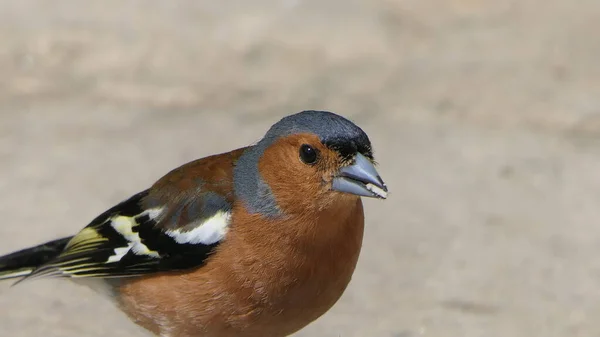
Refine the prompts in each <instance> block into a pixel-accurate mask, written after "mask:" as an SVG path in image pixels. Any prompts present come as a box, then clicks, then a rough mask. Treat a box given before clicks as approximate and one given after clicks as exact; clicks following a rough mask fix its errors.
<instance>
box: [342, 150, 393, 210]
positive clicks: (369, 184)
mask: <svg viewBox="0 0 600 337" xmlns="http://www.w3.org/2000/svg"><path fill="white" fill-rule="evenodd" d="M332 189H333V190H334V191H339V192H344V193H350V194H355V195H359V196H363V197H371V198H379V199H386V198H387V191H388V190H387V186H385V183H384V182H383V180H381V177H380V176H379V173H377V170H376V169H375V166H373V163H371V161H370V160H369V159H368V158H367V157H365V156H363V155H362V154H360V153H358V154H356V157H355V158H354V163H353V164H352V165H350V166H345V167H342V168H341V169H340V171H339V173H338V174H337V176H335V177H334V178H333V185H332Z"/></svg>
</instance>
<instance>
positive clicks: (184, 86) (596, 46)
mask: <svg viewBox="0 0 600 337" xmlns="http://www.w3.org/2000/svg"><path fill="white" fill-rule="evenodd" d="M216 3H220V4H216ZM249 3H250V1H228V2H216V1H198V0H188V1H168V2H167V1H160V0H139V1H133V0H119V1H117V0H102V1H99V0H88V1H85V2H82V1H76V0H55V1H52V2H48V1H43V0H20V1H10V0H3V1H0V41H1V42H0V45H1V48H0V74H1V76H0V214H2V220H3V221H2V226H0V253H8V252H10V251H12V250H15V249H18V248H22V247H24V246H28V245H32V244H35V243H40V242H43V241H46V240H49V239H53V238H55V237H60V236H63V235H68V234H70V233H73V232H75V231H77V230H78V229H80V228H81V227H82V226H84V225H85V224H86V223H87V222H88V221H89V220H91V219H92V218H93V217H94V216H95V215H97V214H98V213H100V212H101V211H103V210H104V209H105V208H106V207H109V206H111V205H113V204H114V203H116V202H118V201H120V200H122V199H124V198H125V197H127V196H129V195H130V194H132V193H134V192H137V191H139V190H141V189H143V188H145V187H146V186H147V185H148V184H150V183H151V182H153V181H154V180H155V179H156V178H158V177H160V176H161V175H162V174H163V173H165V172H166V171H168V170H169V169H170V168H172V167H174V166H177V165H179V164H181V163H184V162H186V161H188V160H191V159H193V158H197V157H201V156H205V155H208V154H211V153H215V152H219V151H226V150H228V149H232V148H236V147H239V146H243V145H246V144H249V143H252V142H254V141H255V140H257V139H259V138H260V137H261V136H262V134H263V133H264V132H265V130H266V129H267V128H268V127H269V126H270V125H271V124H272V123H273V122H275V121H277V120H278V119H279V118H280V117H281V116H283V115H286V114H290V113H293V112H297V111H299V110H303V109H327V110H332V111H336V112H338V113H341V114H344V115H346V116H348V117H350V118H352V119H353V120H355V121H356V122H357V123H358V124H360V125H361V126H362V127H363V128H364V129H365V130H366V131H367V132H368V133H369V135H370V136H371V139H372V141H373V143H374V147H375V151H376V155H377V159H378V161H379V162H380V164H381V165H380V170H381V174H382V175H383V177H384V178H385V179H386V181H387V183H388V185H389V186H390V189H391V191H392V194H391V197H390V198H389V199H388V200H387V201H385V202H380V201H375V200H367V201H366V213H367V220H368V225H367V230H366V238H365V243H364V248H363V254H362V255H361V260H360V263H359V267H358V270H357V272H356V274H355V277H354V279H353V282H352V283H351V286H350V287H349V289H348V291H347V292H346V294H345V295H344V297H343V299H342V300H341V301H340V302H339V303H338V304H337V305H336V306H335V308H334V309H332V310H331V311H330V312H329V313H328V314H327V315H325V316H324V317H322V318H321V319H320V320H318V321H317V322H316V323H314V324H312V325H311V326H309V327H308V328H306V329H305V330H304V331H302V332H300V333H298V334H297V336H298V337H308V336H324V337H338V336H342V337H380V336H382V337H420V336H433V337H446V336H448V337H450V336H453V337H456V336H460V337H496V336H497V337H505V336H511V337H531V336H544V337H555V336H556V337H564V336H573V337H575V336H600V323H598V315H600V229H599V228H600V227H599V225H598V219H599V217H600V211H599V210H598V204H599V203H600V151H598V149H599V147H600V99H599V97H600V39H598V31H600V2H598V1H597V0H580V1H576V2H575V1H571V2H569V1H564V0H507V1H492V0H487V1H485V0H450V1H448V0H427V1H423V0H403V1H392V0H389V1H367V0H363V1H360V0H345V1H341V0H335V1H334V0H332V1H327V2H325V1H316V0H314V1H302V0H280V1H266V0H262V1H252V2H251V3H252V4H249ZM224 135H228V136H224ZM0 335H1V336H11V337H12V336H14V337H34V336H36V337H37V336H61V337H70V336H113V337H124V336H128V337H133V336H144V333H143V332H141V331H140V330H138V329H137V328H136V327H134V326H133V325H132V324H131V323H129V322H128V321H127V320H126V319H125V318H124V317H123V316H122V315H121V314H120V313H118V312H117V311H116V310H114V308H113V306H112V304H111V303H110V302H108V301H107V300H104V299H102V298H101V297H99V296H97V295H96V294H95V293H93V292H92V291H90V290H88V289H86V288H83V287H78V286H76V285H73V284H71V283H69V282H64V281H38V282H34V283H29V284H24V285H23V286H19V287H15V288H11V289H8V287H2V288H1V289H0Z"/></svg>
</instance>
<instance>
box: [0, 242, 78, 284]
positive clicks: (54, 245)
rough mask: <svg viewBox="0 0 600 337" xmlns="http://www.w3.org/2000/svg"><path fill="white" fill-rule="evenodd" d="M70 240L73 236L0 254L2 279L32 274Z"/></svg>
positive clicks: (58, 252) (59, 251) (0, 277)
mask: <svg viewBox="0 0 600 337" xmlns="http://www.w3.org/2000/svg"><path fill="white" fill-rule="evenodd" d="M70 240H71V237H67V238H62V239H58V240H54V241H50V242H46V243H44V244H41V245H38V246H34V247H30V248H25V249H22V250H19V251H17V252H14V253H11V254H8V255H4V256H0V280H7V279H12V278H18V277H24V276H27V275H29V274H31V272H32V271H33V270H34V269H36V268H37V267H39V266H41V265H43V264H44V263H46V262H48V261H49V260H50V259H52V258H54V257H56V256H57V255H59V254H60V253H61V252H62V251H63V249H64V248H65V246H66V245H67V243H68V242H69V241H70Z"/></svg>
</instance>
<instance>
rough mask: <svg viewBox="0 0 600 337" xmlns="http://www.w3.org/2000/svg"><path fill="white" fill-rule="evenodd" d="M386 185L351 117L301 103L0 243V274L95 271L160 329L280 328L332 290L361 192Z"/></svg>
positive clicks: (131, 309) (355, 239)
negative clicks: (23, 236)
mask: <svg viewBox="0 0 600 337" xmlns="http://www.w3.org/2000/svg"><path fill="white" fill-rule="evenodd" d="M387 192H388V190H387V186H386V185H385V183H384V182H383V180H382V179H381V177H380V176H379V173H378V172H377V169H376V168H375V161H374V155H373V148H372V145H371V141H370V139H369V137H368V136H367V134H366V133H365V132H364V131H363V130H362V129H361V128H360V127H358V126H357V125H356V124H354V123H353V122H351V121H350V120H348V119H346V118H344V117H342V116H340V115H337V114H334V113H331V112H327V111H312V110H310V111H302V112H300V113H296V114H293V115H290V116H287V117H285V118H283V119H281V120H280V121H279V122H277V123H275V124H274V125H273V126H272V127H271V128H270V129H269V130H268V131H267V133H266V134H265V135H264V137H263V138H262V139H261V140H260V141H259V142H258V143H257V144H255V145H252V146H248V147H244V148H240V149H236V150H232V151H230V152H226V153H221V154H216V155H212V156H209V157H205V158H201V159H198V160H195V161H192V162H189V163H187V164H184V165H182V166H180V167H178V168H176V169H174V170H172V171H170V172H169V173H167V174H166V175H164V176H163V177H162V178H160V179H158V180H157V181H156V182H155V183H153V184H152V185H151V186H150V187H149V188H148V189H146V190H144V191H142V192H140V193H137V194H134V195H133V196H131V197H130V198H128V199H126V200H124V201H122V202H120V203H118V204H117V205H115V206H113V207H111V208H109V209H108V210H107V211H105V212H103V213H102V214H100V215H99V216H98V217H96V218H95V219H94V220H92V221H91V222H90V223H89V224H88V225H87V226H86V227H84V228H83V229H82V230H81V231H79V232H78V233H76V234H75V235H74V236H72V237H67V238H62V239H58V240H54V241H50V242H47V243H44V244H41V245H38V246H34V247H32V248H27V249H23V250H20V251H18V252H14V253H11V254H8V255H5V256H2V257H0V280H1V279H17V278H20V279H22V280H32V279H38V278H42V277H63V278H67V279H78V280H80V281H85V280H94V281H100V282H103V283H104V286H107V287H110V291H109V292H107V293H108V294H110V296H112V297H113V299H114V300H115V302H116V303H117V304H118V308H119V309H120V310H122V311H123V312H124V313H125V314H126V315H128V316H129V317H130V318H131V319H132V321H133V322H135V323H136V324H138V325H140V326H142V327H143V328H145V329H147V330H148V331H150V332H152V333H155V334H157V335H160V336H171V337H179V336H180V337H184V336H203V337H257V336H270V337H283V336H288V335H290V334H292V333H294V332H296V331H298V330H300V329H302V328H303V327H304V326H306V325H307V324H309V323H310V322H312V321H314V320H315V319H317V318H318V317H320V316H321V315H322V314H324V313H325V312H326V311H328V310H329V309H330V308H331V307H332V306H333V305H334V304H335V303H336V302H337V300H338V299H339V298H340V296H341V295H342V294H343V292H344V291H345V289H346V286H347V285H348V283H349V281H350V279H351V277H352V274H353V273H354V269H355V267H356V263H357V261H358V257H359V254H360V250H361V246H362V237H363V229H364V211H363V204H362V200H361V197H371V198H378V199H385V198H387ZM92 283H93V284H97V283H98V282H90V284H92Z"/></svg>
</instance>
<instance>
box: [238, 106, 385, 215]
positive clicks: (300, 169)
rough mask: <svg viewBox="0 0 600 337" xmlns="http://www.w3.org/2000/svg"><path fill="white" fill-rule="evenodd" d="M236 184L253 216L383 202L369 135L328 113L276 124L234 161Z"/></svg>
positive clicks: (297, 116) (382, 187) (304, 114)
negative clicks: (358, 201)
mask: <svg viewBox="0 0 600 337" xmlns="http://www.w3.org/2000/svg"><path fill="white" fill-rule="evenodd" d="M234 184H235V192H236V195H238V196H239V197H241V198H242V199H243V200H244V201H245V202H246V204H247V206H248V208H249V210H250V211H251V212H256V213H262V214H265V215H272V216H275V215H278V214H281V213H284V214H285V213H289V212H292V211H293V210H297V211H301V210H304V211H305V210H307V209H308V208H315V207H316V208H323V207H327V205H331V204H332V203H335V202H336V201H355V200H356V199H357V198H359V197H372V198H379V199H385V198H387V186H386V185H385V183H384V182H383V180H382V179H381V177H380V176H379V174H378V173H377V170H376V169H375V161H374V159H373V150H372V147H371V142H370V140H369V137H368V136H367V134H366V133H365V132H364V131H363V130H362V129H361V128H360V127H358V126H357V125H356V124H354V123H352V122H351V121H349V120H348V119H346V118H344V117H342V116H339V115H336V114H334V113H331V112H327V111H303V112H300V113H297V114H294V115H290V116H287V117H285V118H283V119H282V120H280V121H279V122H277V123H276V124H274V125H273V126H272V127H271V129H270V130H269V131H268V132H267V133H266V135H265V136H264V137H263V139H262V140H260V141H259V142H258V143H257V144H256V145H255V146H253V147H250V148H248V150H247V151H246V152H245V153H244V154H243V155H242V157H241V158H240V159H239V160H238V162H237V164H236V168H235V173H234Z"/></svg>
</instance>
